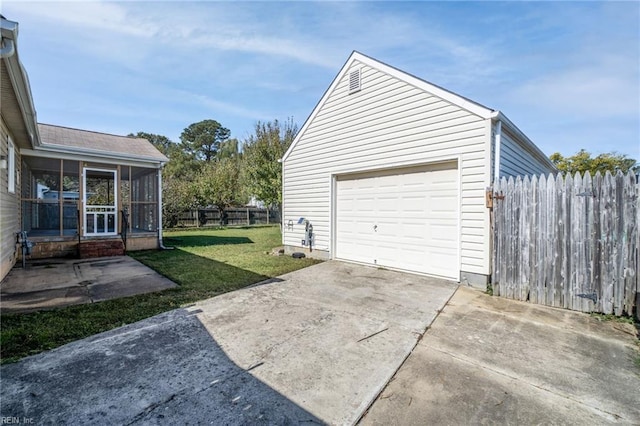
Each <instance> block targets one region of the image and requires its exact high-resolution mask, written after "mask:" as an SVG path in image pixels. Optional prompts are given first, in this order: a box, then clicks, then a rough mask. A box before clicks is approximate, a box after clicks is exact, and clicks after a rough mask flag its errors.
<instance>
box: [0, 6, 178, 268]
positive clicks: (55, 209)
mask: <svg viewBox="0 0 640 426" xmlns="http://www.w3.org/2000/svg"><path fill="white" fill-rule="evenodd" d="M0 25H1V27H0V29H1V34H2V43H1V46H0V84H1V88H0V89H1V99H0V102H1V103H0V280H1V279H2V278H4V276H5V275H6V274H7V273H8V272H9V270H10V269H11V267H12V266H13V265H14V264H15V262H16V260H17V259H18V258H19V257H20V256H21V252H22V248H21V244H20V243H19V238H18V233H19V232H20V231H26V232H27V233H28V238H29V240H30V241H32V242H34V243H35V246H34V247H33V249H32V253H31V256H32V257H33V258H42V257H57V256H66V255H74V256H76V255H80V256H82V257H88V256H96V255H112V254H120V253H122V252H123V250H124V247H125V244H126V249H127V250H136V249H147V248H156V247H158V246H159V245H161V244H162V240H161V238H162V237H161V236H162V229H161V224H162V208H161V207H162V191H161V188H162V174H161V168H162V166H163V164H164V163H165V162H166V161H167V158H166V157H165V156H164V155H162V154H161V153H160V152H159V151H158V150H157V149H156V148H155V147H154V146H153V145H151V143H149V141H147V140H145V139H138V138H130V137H125V136H115V135H108V134H104V133H96V132H91V131H86V130H78V129H70V128H66V127H60V126H54V125H49V124H41V123H37V120H36V111H35V108H34V105H33V99H32V96H31V88H30V86H29V80H28V77H27V73H26V71H25V69H24V68H23V66H22V64H21V63H20V58H19V55H18V46H17V36H18V24H17V23H16V22H12V21H9V20H7V19H5V18H4V17H1V24H0Z"/></svg>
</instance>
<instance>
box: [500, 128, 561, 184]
mask: <svg viewBox="0 0 640 426" xmlns="http://www.w3.org/2000/svg"><path fill="white" fill-rule="evenodd" d="M500 141H501V145H500V177H502V176H525V175H540V174H547V173H553V172H555V170H554V168H553V167H551V166H550V165H549V164H548V161H544V160H542V159H540V158H539V156H537V155H534V154H532V153H531V152H530V151H528V150H527V149H526V148H525V143H524V141H522V140H521V139H520V138H518V137H517V136H515V135H514V134H513V133H512V132H510V131H509V130H508V128H506V126H503V127H502V136H501V138H500ZM545 160H546V159H545Z"/></svg>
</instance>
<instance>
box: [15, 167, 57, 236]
mask: <svg viewBox="0 0 640 426" xmlns="http://www.w3.org/2000/svg"><path fill="white" fill-rule="evenodd" d="M26 163H27V165H28V166H29V169H30V173H29V174H30V178H29V186H30V191H29V192H30V193H29V196H28V197H25V196H24V195H26V194H23V198H22V209H23V222H22V223H23V226H22V227H23V229H24V230H27V231H28V232H29V235H31V236H58V235H60V202H61V191H60V190H61V188H62V186H61V184H60V165H61V162H60V160H50V159H40V158H29V159H27V160H26Z"/></svg>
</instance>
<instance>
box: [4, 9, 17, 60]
mask: <svg viewBox="0 0 640 426" xmlns="http://www.w3.org/2000/svg"><path fill="white" fill-rule="evenodd" d="M17 35H18V24H16V23H15V22H11V21H7V20H6V19H4V16H3V17H2V24H1V25H0V39H1V40H2V41H1V42H0V46H1V48H0V58H8V57H9V56H13V54H14V53H15V52H16V44H15V42H14V40H15V39H16V36H17Z"/></svg>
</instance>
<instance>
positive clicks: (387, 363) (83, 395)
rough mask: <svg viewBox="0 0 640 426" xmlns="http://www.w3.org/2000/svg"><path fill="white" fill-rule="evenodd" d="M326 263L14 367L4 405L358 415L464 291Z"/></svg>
mask: <svg viewBox="0 0 640 426" xmlns="http://www.w3.org/2000/svg"><path fill="white" fill-rule="evenodd" d="M456 287H457V286H456V285H455V284H453V283H450V282H447V281H442V280H437V279H432V278H427V277H420V276H415V275H410V274H402V273H397V272H392V271H386V270H382V269H377V268H370V267H365V266H358V265H350V264H343V263H339V262H325V263H322V264H318V265H314V266H312V267H309V268H306V269H303V270H299V271H296V272H293V273H290V274H286V275H283V276H281V277H280V281H279V282H271V283H269V284H264V285H258V286H255V287H252V288H247V289H244V290H240V291H235V292H232V293H227V294H225V295H222V296H219V297H215V298H213V299H208V300H206V301H203V302H200V303H197V304H195V305H194V306H192V307H189V308H187V309H180V310H176V311H172V312H168V313H165V314H162V315H159V316H156V317H153V318H149V319H147V320H144V321H141V322H138V323H136V324H131V325H128V326H126V327H122V328H119V329H116V330H112V331H110V332H107V333H102V334H100V335H97V336H93V337H91V338H88V339H84V340H81V341H78V342H74V343H71V344H69V345H66V346H63V347H60V348H58V349H55V350H53V351H50V352H47V353H43V354H39V355H36V356H33V357H29V358H26V359H24V360H22V361H20V362H18V363H15V364H10V365H3V366H2V367H0V368H1V370H0V372H1V374H2V389H1V391H0V392H1V394H0V396H1V401H2V402H1V405H0V414H1V415H2V416H15V417H26V418H31V419H34V421H36V422H38V421H42V420H43V419H46V421H47V422H49V421H50V422H52V423H57V422H59V421H64V422H67V423H74V422H81V423H87V422H96V421H97V422H100V423H109V424H167V423H179V424H254V423H258V424H291V423H330V424H352V423H354V422H356V421H357V419H358V418H359V417H360V416H361V415H362V413H363V412H364V410H365V409H366V408H367V407H368V406H369V404H370V403H371V402H372V401H373V400H374V399H375V397H376V395H378V393H379V392H380V391H381V390H382V389H383V387H384V386H385V385H386V383H387V381H388V380H389V379H390V378H391V377H392V376H393V374H394V373H395V371H396V370H397V369H398V368H399V366H400V365H401V364H402V362H403V361H404V359H405V358H406V356H407V355H408V354H409V353H410V351H411V350H412V348H414V346H415V344H416V342H417V341H418V339H419V338H420V337H421V335H422V333H423V332H424V331H425V330H426V328H427V327H428V326H429V324H430V323H431V322H432V321H433V319H434V318H435V317H436V315H437V314H438V312H439V311H440V310H441V309H442V308H443V307H444V305H445V304H446V302H447V300H448V299H449V298H450V296H451V295H452V294H453V292H454V291H455V289H456Z"/></svg>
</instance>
